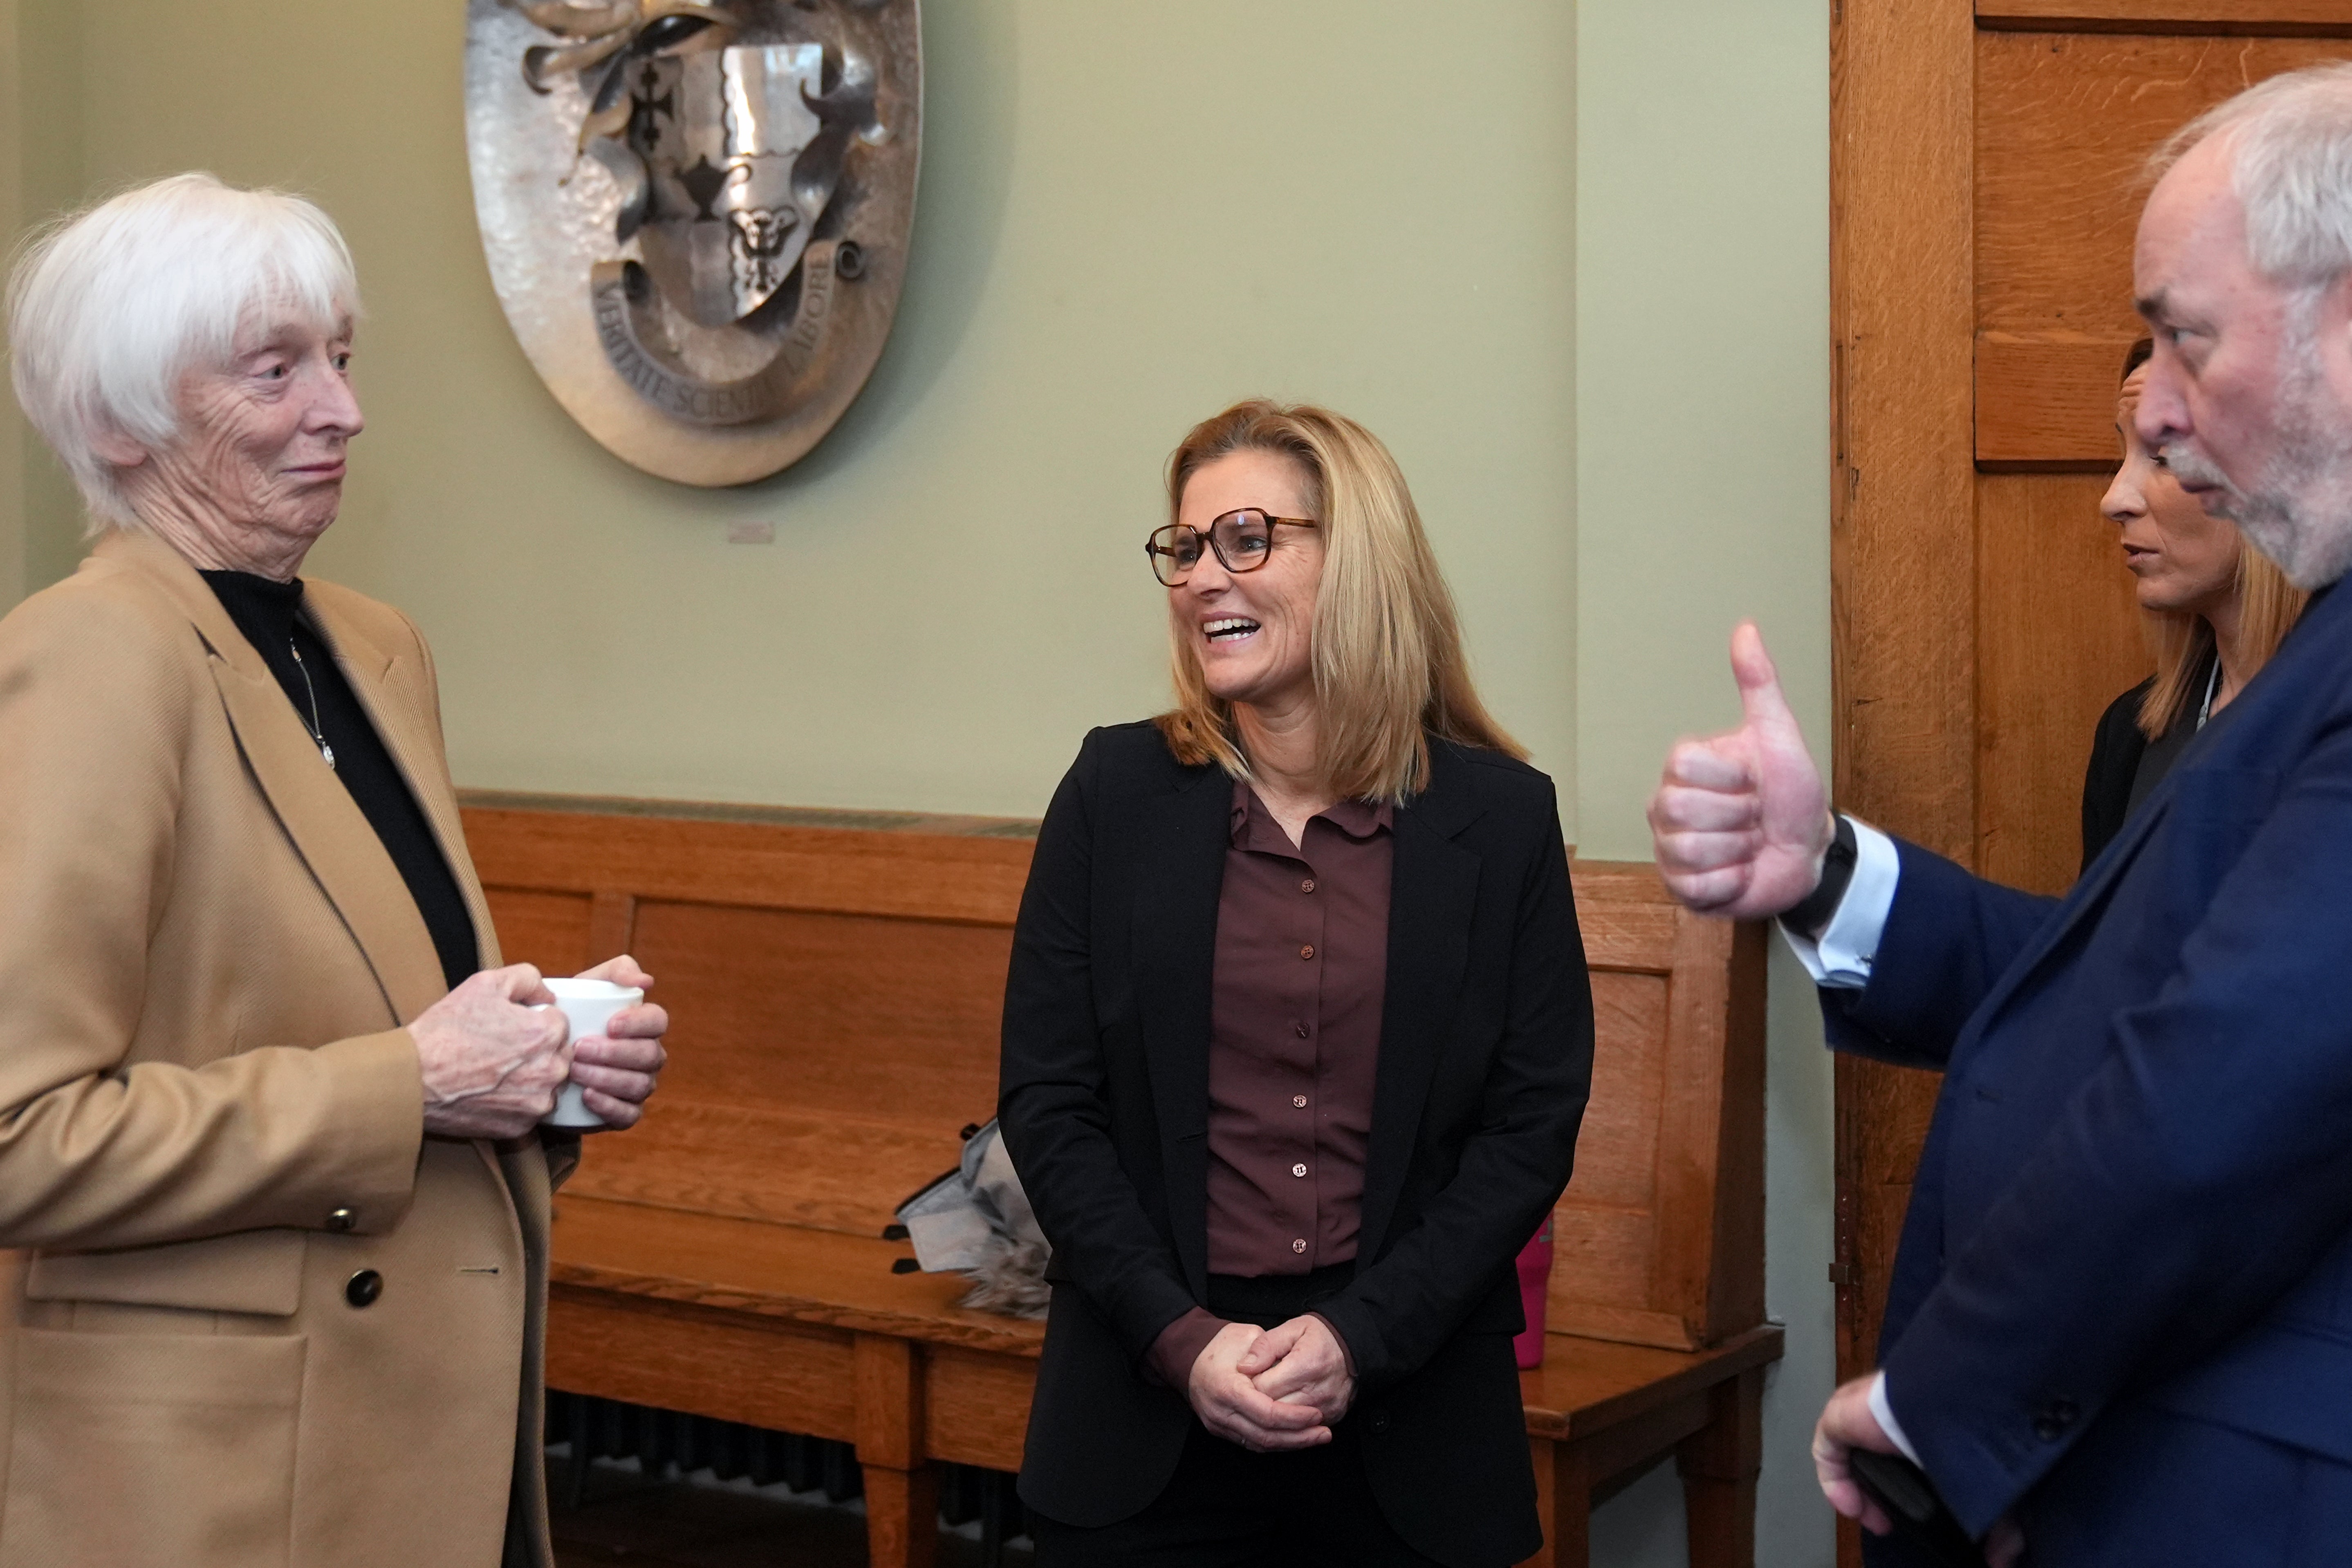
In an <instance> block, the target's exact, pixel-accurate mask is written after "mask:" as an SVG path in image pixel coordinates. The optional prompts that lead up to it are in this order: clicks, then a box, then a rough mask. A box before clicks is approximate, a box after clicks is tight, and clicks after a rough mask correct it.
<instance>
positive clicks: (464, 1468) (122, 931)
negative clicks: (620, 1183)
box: [0, 174, 667, 1568]
mask: <svg viewBox="0 0 2352 1568" xmlns="http://www.w3.org/2000/svg"><path fill="white" fill-rule="evenodd" d="M358 305H359V297H358V290H357V288H356V286H355V284H354V280H353V277H352V263H351V258H350V254H349V252H348V251H347V250H346V249H345V247H344V245H343V242H342V239H341V236H340V235H339V234H337V232H336V231H335V228H334V226H333V225H332V223H331V222H330V221H329V220H328V218H327V217H326V216H325V215H324V214H323V213H321V212H320V211H319V209H318V208H316V207H315V206H312V205H310V204H309V203H308V202H304V201H301V200H299V199H297V198H294V197H291V196H287V195H278V194H277V193H274V192H268V191H239V190H233V189H231V188H229V187H227V186H226V185H224V184H221V183H220V182H219V181H217V180H215V179H213V178H212V177H211V176H209V175H205V174H184V175H180V176H178V177H176V178H173V179H168V180H163V181H160V182H158V183H156V184H151V185H147V186H145V187H143V188H141V189H138V190H134V191H131V192H129V193H127V194H125V195H120V196H117V197H115V198H114V199H113V200H111V201H109V202H107V203H105V204H103V205H100V206H98V207H96V208H94V209H92V210H90V211H89V212H87V213H84V214H82V215H80V216H77V217H74V218H72V219H70V220H68V221H67V222H65V223H63V224H61V225H59V226H57V227H55V228H53V229H52V230H51V231H50V232H49V233H47V235H46V236H45V237H42V238H41V239H40V240H38V241H37V243H36V244H35V245H34V246H33V247H32V248H31V249H30V251H29V252H28V253H27V254H26V257H25V258H24V260H23V261H22V263H21V264H20V265H19V266H18V268H16V273H15V276H14V277H13V279H11V282H10V287H9V295H8V326H9V336H10V341H11V344H12V347H13V353H14V362H15V363H14V367H13V368H14V377H15V382H16V395H17V399H18V401H19V402H20V403H21V404H22V405H24V408H25V411H26V414H27V415H28V416H30V418H31V420H32V422H33V424H34V426H35V427H36V428H37V429H38V430H39V431H40V433H41V434H42V435H43V436H44V437H46V438H47V440H48V442H49V444H50V446H51V447H54V448H55V449H56V451H57V453H58V457H59V458H62V459H63V461H64V463H65V465H66V467H67V468H68V469H70V470H71V471H72V473H73V475H74V478H75V479H76V480H77V481H78V482H79V486H80V489H81V491H82V494H83V496H84V498H85V499H86V500H87V501H88V504H89V515H90V524H89V527H90V531H91V533H92V534H93V535H94V536H95V541H96V542H95V545H94V548H93V549H92V551H91V552H90V555H89V559H88V560H87V561H85V562H84V563H82V566H81V569H80V571H79V572H78V573H76V574H74V575H73V576H72V577H71V578H70V579H68V581H66V582H63V583H60V584H58V585H56V586H55V587H52V588H49V589H47V590H46V591H44V592H42V593H39V594H37V595H33V596H32V597H31V598H29V599H27V600H26V601H25V602H24V603H23V604H22V605H18V606H17V607H16V610H15V611H14V612H13V613H11V614H10V615H9V616H7V617H6V618H5V620H0V733H5V735H6V736H7V738H8V740H7V744H6V745H5V747H0V887H5V889H7V897H6V898H5V900H0V995H5V999H6V1004H5V1006H0V1246H5V1247H8V1248H12V1249H14V1251H13V1254H11V1255H0V1264H4V1265H5V1271H6V1274H7V1276H8V1279H7V1286H6V1289H7V1290H8V1293H9V1298H10V1299H9V1300H8V1301H7V1303H6V1306H5V1310H0V1336H5V1339H6V1341H7V1342H6V1343H5V1344H0V1441H4V1442H5V1452H6V1454H7V1456H8V1459H7V1463H6V1465H5V1481H4V1482H0V1563H109V1564H116V1565H137V1564H155V1565H156V1568H163V1565H165V1564H169V1565H172V1568H194V1565H200V1564H221V1565H224V1568H226V1565H228V1564H236V1565H238V1568H252V1565H255V1564H262V1563H283V1564H320V1565H324V1564H334V1565H336V1568H352V1565H355V1564H366V1563H383V1564H386V1565H391V1564H395V1563H396V1564H402V1565H404V1568H406V1565H410V1564H416V1563H434V1564H466V1563H474V1564H480V1565H483V1568H488V1565H490V1564H494V1563H501V1562H504V1563H533V1564H546V1563H551V1562H552V1557H551V1553H550V1550H549V1546H548V1537H547V1525H546V1506H545V1496H544V1481H543V1479H542V1473H541V1467H540V1466H539V1464H538V1454H539V1446H540V1423H541V1398H542V1394H541V1367H540V1347H541V1324H542V1321H543V1314H544V1306H545V1300H544V1298H545V1289H546V1278H547V1235H548V1222H549V1194H550V1192H551V1188H552V1186H553V1184H554V1183H555V1182H556V1181H557V1180H559V1179H561V1177H562V1175H563V1174H564V1173H565V1172H566V1171H567V1170H568V1169H569V1168H570V1166H571V1165H572V1163H573V1162H574V1160H575V1159H576V1157H577V1152H578V1147H579V1145H578V1142H577V1139H576V1135H570V1136H566V1135H558V1134H554V1133H552V1132H549V1133H541V1131H539V1130H538V1123H539V1122H540V1121H541V1118H542V1117H544V1116H545V1115H547V1114H548V1112H549V1110H550V1109H551V1104H552V1102H553V1099H554V1096H555V1094H556V1091H557V1090H558V1089H560V1088H561V1087H562V1085H563V1083H564V1082H565V1081H566V1080H567V1079H575V1080H576V1081H578V1082H579V1083H580V1084H581V1085H582V1086H583V1096H584V1099H585V1100H586V1102H587V1105H588V1107H589V1108H590V1109H591V1110H594V1111H596V1112H597V1113H598V1114H600V1115H601V1116H602V1117H603V1118H604V1121H605V1122H606V1123H607V1124H608V1125H614V1126H627V1125H629V1124H631V1123H632V1122H634V1121H635V1120H636V1119H637V1116H638V1113H639V1110H640V1108H641V1106H642V1104H643V1102H644V1100H645V1099H646V1096H647V1095H648V1094H649V1093H650V1092H651V1091H652V1089H653V1087H654V1081H655V1077H656V1073H657V1072H658V1071H659V1069H660V1067H661V1065H662V1059H663V1057H662V1047H661V1041H660V1037H661V1035H662V1033H663V1031H664V1029H665V1028H666V1026H667V1021H666V1019H665V1017H664V1016H663V1014H662V1011H661V1009H660V1008H658V1007H655V1006H651V1005H640V1006H637V1007H635V1008H632V1009H631V1010H629V1011H627V1012H625V1013H623V1014H622V1015H620V1016H618V1017H616V1018H615V1019H614V1022H613V1024H612V1025H611V1026H609V1029H608V1031H607V1035H608V1037H598V1038H590V1039H584V1040H581V1041H579V1042H577V1043H576V1044H572V1045H567V1044H566V1042H565V1038H564V1030H563V1026H562V1018H561V1016H560V1015H559V1014H557V1013H555V1012H554V1011H552V1010H551V1009H549V1008H547V1007H546V1006H545V1005H544V1004H547V1003H549V1002H550V1001H551V999H552V998H551V995H550V994H549V992H548V989H547V987H546V986H545V985H544V984H542V982H541V977H540V975H539V973H538V972H537V971H535V970H533V969H531V968H530V966H528V965H523V964H517V965H512V966H508V967H503V968H502V967H499V956H498V948H497V941H496V938H495V937H494V935H493V934H492V931H491V929H490V921H489V914H488V909H487V907H486V905H485V904H484V902H483V899H482V891H481V888H480V885H479V884H478V881H477V880H476V878H475V875H474V871H473V868H472V865H471V863H470V862H469V860H468V859H467V854H466V846H465V840H464V838H463V837H462V836H461V834H460V831H459V827H458V820H457V803H456V799H455V795H454V793H453V791H452V788H451V785H450V781H449V775H448V770H447V766H446V762H445V760H444V755H443V748H442V740H441V733H440V723H439V710H438V699H437V696H436V689H435V684H434V670H433V660H432V656H431V655H430V653H428V652H427V650H426V648H425V642H424V639H423V638H422V637H420V636H419V635H418V633H417V630H416V627H415V626H414V625H413V624H412V623H411V622H410V621H409V620H408V618H407V617H406V616H403V615H402V614H401V613H400V612H399V611H397V610H394V609H392V608H390V607H389V606H387V605H380V604H377V603H374V602H373V601H372V600H369V599H366V598H363V597H362V596H361V595H357V594H354V593H352V592H351V591H349V590H348V589H343V588H338V587H335V586H333V585H332V584H326V583H320V582H315V581H313V582H308V583H306V582H305V581H303V580H302V579H301V578H300V577H299V576H298V575H297V574H298V573H299V571H300V569H301V565H302V561H303V557H304V555H305V554H306V553H307V552H309V550H310V546H311V545H312V544H313V543H314V542H316V541H317V540H318V538H319V536H320V534H321V533H323V532H324V531H326V529H327V527H328V526H329V525H330V524H331V523H332V522H333V521H334V520H335V515H336V511H337V509H338V506H339V504H340V501H341V492H342V481H343V470H344V462H345V458H346V456H347V453H348V449H349V447H350V444H351V441H352V437H356V436H357V435H358V434H359V433H360V429H361V419H360V410H359V405H358V403H357V402H356V401H355V400H354V398H353V396H352V386H351V382H350V362H351V353H352V322H353V320H354V318H355V316H356V315H357V312H358ZM593 973H595V974H597V975H599V976H601V977H604V978H607V979H611V980H614V981H617V982H619V983H621V984H625V985H638V986H642V985H644V984H648V981H647V977H646V975H644V974H643V973H641V972H639V971H638V969H637V967H636V965H635V963H633V962H631V961H630V960H629V959H627V958H616V959H614V960H613V961H612V962H611V963H606V964H604V965H603V966H602V967H601V968H600V969H598V970H596V971H593Z"/></svg>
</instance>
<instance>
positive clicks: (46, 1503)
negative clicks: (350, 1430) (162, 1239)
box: [0, 1329, 306, 1568]
mask: <svg viewBox="0 0 2352 1568" xmlns="http://www.w3.org/2000/svg"><path fill="white" fill-rule="evenodd" d="M14 1337H15V1340H16V1375H15V1383H16V1388H15V1391H14V1392H15V1400H16V1421H15V1426H16V1430H15V1433H14V1435H13V1437H12V1440H11V1442H10V1445H9V1455H8V1479H7V1491H6V1504H5V1513H0V1568H34V1565H36V1564H38V1565H41V1568H48V1565H50V1564H56V1563H106V1564H109V1568H283V1565H284V1564H285V1563H287V1561H288V1556H289V1542H290V1536H291V1531H292V1522H293V1498H294V1439H295V1431H296V1426H297V1423H298V1419H299V1414H300V1406H301V1397H302V1364H303V1357H304V1353H305V1348H306V1342H305V1341H304V1340H303V1339H302V1338H301V1337H300V1336H299V1335H245V1334H236V1335H225V1336H220V1337H214V1336H210V1335H203V1334H110V1333H73V1332H69V1331H58V1330H51V1329H18V1330H17V1331H16V1334H15V1336H14Z"/></svg>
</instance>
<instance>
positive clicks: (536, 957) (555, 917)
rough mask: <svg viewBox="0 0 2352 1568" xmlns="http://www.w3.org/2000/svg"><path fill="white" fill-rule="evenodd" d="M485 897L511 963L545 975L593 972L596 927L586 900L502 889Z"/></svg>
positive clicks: (487, 892)
mask: <svg viewBox="0 0 2352 1568" xmlns="http://www.w3.org/2000/svg"><path fill="white" fill-rule="evenodd" d="M483 893H484V896H485V897H486V898H487V899H488V902H489V906H490V923H491V924H492V925H493V926H495V927H497V929H498V933H499V955H500V956H501V957H503V958H504V959H505V960H506V962H508V963H530V964H535V965H537V966H538V968H539V971H540V973H542V974H577V973H580V972H581V971H582V970H583V969H585V968H587V967H588V965H589V963H590V962H591V961H590V959H589V957H588V954H589V952H590V950H591V942H592V937H593V927H594V924H595V921H594V918H593V902H592V900H590V899H589V898H588V897H587V896H586V895H585V894H582V893H569V892H552V893H551V892H541V891H537V890H535V889H528V888H502V887H496V886H489V887H486V888H485V889H483ZM616 951H617V950H616Z"/></svg>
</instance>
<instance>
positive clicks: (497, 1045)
mask: <svg viewBox="0 0 2352 1568" xmlns="http://www.w3.org/2000/svg"><path fill="white" fill-rule="evenodd" d="M580 978H582V979H583V980H609V981H611V982H612V983H613V984H615V985H625V986H630V987H634V988H636V989H643V988H645V987H646V986H649V985H651V984H653V976H652V975H650V974H647V973H646V972H645V971H644V970H642V969H640V968H638V967H637V963H636V960H635V959H633V958H631V957H629V956H628V955H627V954H626V953H624V954H622V955H621V956H620V957H618V958H614V959H609V960H607V961H606V962H604V963H600V964H598V965H597V966H596V967H595V968H593V969H591V970H588V971H586V972H585V973H583V974H582V975H581V976H580ZM554 1001H555V996H554V994H553V993H552V992H551V991H549V990H548V988H547V987H546V985H545V984H542V983H541V979H540V973H539V971H538V970H536V969H534V968H532V967H531V966H530V964H528V963H510V964H509V965H507V966H506V967H505V968H504V969H486V970H483V971H482V972H481V973H478V974H476V975H473V976H472V977H470V978H468V979H467V980H466V981H464V982H463V983H461V984H459V985H458V986H457V989H455V990H453V991H451V992H450V993H449V994H447V995H446V996H444V997H442V998H441V1000H439V1001H438V1002H436V1003H435V1004H433V1005H432V1006H430V1007H427V1008H426V1009H425V1011H424V1012H422V1013H420V1014H418V1015H417V1016H416V1021H415V1023H413V1024H411V1025H409V1026H408V1032H409V1035H410V1037H413V1038H414V1039H415V1041H416V1058H417V1066H418V1068H419V1069H420V1074H421V1076H422V1078H423V1079H424V1086H425V1131H427V1132H430V1133H434V1134H436V1135H438V1136H440V1137H445V1138H494V1139H505V1138H520V1137H521V1136H522V1135H523V1134H524V1133H526V1132H528V1131H530V1130H531V1128H532V1127H533V1126H535V1125H537V1124H538V1122H539V1121H540V1119H541V1117H543V1116H545V1115H547V1113H548V1112H549V1111H551V1110H554V1109H555V1097H556V1093H557V1091H559V1090H560V1089H562V1088H563V1085H564V1083H565V1082H566V1081H567V1080H570V1079H577V1080H578V1082H579V1084H580V1087H581V1090H582V1093H581V1100H582V1102H583V1104H585V1105H586V1106H587V1108H588V1109H589V1110H593V1111H594V1112H595V1113H596V1114H597V1115H598V1116H601V1117H603V1118H604V1125H605V1126H606V1127H608V1128H621V1127H634V1126H635V1125H636V1122H637V1119H638V1118H639V1117H640V1116H642V1115H644V1114H645V1102H646V1098H647V1097H648V1096H650V1095H651V1094H652V1093H653V1091H654V1084H655V1082H656V1079H658V1078H659V1076H660V1074H661V1069H662V1067H663V1064H664V1063H665V1062H667V1060H668V1056H667V1053H666V1052H665V1051H664V1050H663V1049H662V1036H663V1035H665V1034H667V1032H668V1030H669V1015H668V1014H667V1013H666V1012H664V1011H663V1010H662V1009H661V1008H660V1007H659V1006H657V1005H655V1004H653V1003H651V1002H641V1003H639V1004H638V1005H635V1006H634V1007H630V1008H627V1009H625V1010H624V1011H622V1012H619V1013H615V1014H614V1015H613V1017H612V1020H611V1022H609V1023H607V1024H606V1025H605V1026H604V1034H602V1035H593V1036H590V1037H586V1038H584V1039H579V1040H573V1041H571V1042H570V1043H568V1044H567V1043H566V1042H565V1039H564V1034H565V1029H564V1022H563V1015H562V1013H561V1012H558V1011H557V1010H556V1008H555V1007H554V1006H553V1005H552V1004H553V1003H554Z"/></svg>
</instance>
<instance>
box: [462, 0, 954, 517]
mask: <svg viewBox="0 0 2352 1568" xmlns="http://www.w3.org/2000/svg"><path fill="white" fill-rule="evenodd" d="M917 5H918V0H716V3H714V4H709V5H703V4H690V3H687V0H609V3H607V0H469V13H468V30H467V47H466V78H467V144H468V154H469V157H470V161H471V163H472V166H473V174H474V203H475V208H476V211H477V214H478V216H479V218H480V220H481V227H482V239H483V247H484V249H485V251H486V253H487V254H488V259H489V264H490V274H491V279H492V281H493V282H494V283H495V284H496V286H497V289H498V293H499V302H500V303H501V304H502V305H503V306H504V307H505V309H506V313H507V320H508V321H509V323H510V324H511V325H512V326H513V328H514V331H515V335H516V337H517V338H518V339H520V341H521V343H522V346H523V350H524V352H525V353H527V354H529V355H530V360H531V363H532V364H533V365H534V366H536V367H537V369H538V371H539V373H540V375H541V379H543V380H544V381H545V382H546V383H547V384H548V387H549V389H550V390H551V391H552V392H553V393H554V394H555V395H556V397H557V398H558V399H559V400H560V401H561V402H562V404H563V405H564V406H565V408H567V409H568V410H570V412H571V413H572V416H573V417H574V418H576V419H578V420H579V421H580V423H581V424H582V425H583V426H585V427H586V428H587V429H588V431H589V432H590V433H591V434H592V435H593V436H594V437H596V439H597V440H599V441H600V442H602V443H603V444H604V446H605V447H608V448H610V449H611V450H612V451H613V452H614V453H616V454H617V455H619V456H620V457H622V458H625V459H626V460H628V461H629V462H631V463H634V464H635V465H636V466H637V467H639V468H644V469H646V470H647V471H648V472H650V473H655V474H659V475H661V476H663V477H664V478H666V479H678V480H682V481H684V482H686V483H688V484H704V485H723V484H740V483H743V482H744V481H746V480H750V479H760V478H762V477H764V476H766V475H768V474H772V473H773V472H775V471H776V470H777V469H779V468H784V467H786V466H788V465H790V464H791V463H793V462H795V461H797V460H798V459H799V458H801V457H802V456H803V455H804V454H805V453H806V452H807V451H808V450H809V449H810V448H811V447H814V446H815V445H816V443H817V442H818V441H819V440H821V439H823V438H824V434H825V432H826V431H828V430H830V429H831V428H832V427H833V424H834V422H835V420H836V419H838V418H839V417H840V416H841V414H842V412H843V410H845V408H847V407H848V405H849V404H850V401H851V400H852V399H853V398H855V397H856V395H857V392H858V389H859V388H860V387H861V386H863V385H864V384H865V382H866V375H867V374H868V373H869V372H870V371H871V370H872V369H873V367H874V362H875V360H876V359H877V357H878V356H879V355H880V353H881V351H882V344H883V342H884V340H885V339H886V338H887V336H888V335H889V330H890V321H891V318H892V316H893V315H894V314H895V313H896V310H897V308H898V290H899V287H900V284H901V282H902V281H903V279H904V277H905V272H906V253H907V240H908V233H909V231H910V229H911V228H912V226H913V218H914V196H915V176H916V170H917V165H918V162H919V150H920V144H921V123H920V116H921V104H922V89H921V72H922V56H921V43H920V27H919V16H918V13H917Z"/></svg>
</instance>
